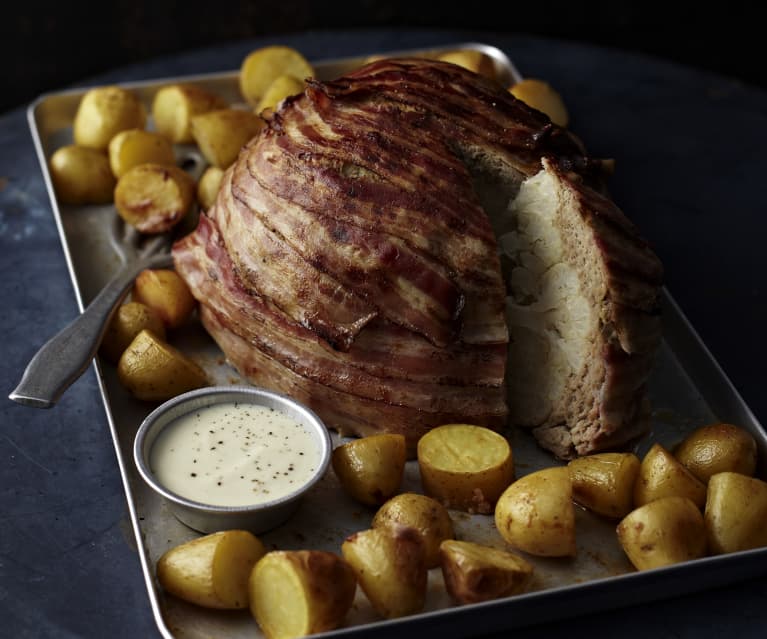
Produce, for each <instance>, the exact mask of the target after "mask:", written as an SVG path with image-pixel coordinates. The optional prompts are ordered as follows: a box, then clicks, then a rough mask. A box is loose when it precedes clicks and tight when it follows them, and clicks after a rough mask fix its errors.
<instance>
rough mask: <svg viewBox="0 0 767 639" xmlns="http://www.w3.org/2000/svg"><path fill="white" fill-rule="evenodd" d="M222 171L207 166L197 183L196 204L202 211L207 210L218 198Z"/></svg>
mask: <svg viewBox="0 0 767 639" xmlns="http://www.w3.org/2000/svg"><path fill="white" fill-rule="evenodd" d="M223 179H224V171H223V170H222V169H219V168H218V167H217V166H209V167H208V168H207V169H205V172H204V173H203V174H202V176H201V177H200V180H199V182H197V202H199V204H200V207H201V208H202V210H203V211H207V210H209V209H210V208H211V207H212V206H213V205H214V204H215V203H216V198H217V197H218V191H219V189H220V188H221V182H222V180H223Z"/></svg>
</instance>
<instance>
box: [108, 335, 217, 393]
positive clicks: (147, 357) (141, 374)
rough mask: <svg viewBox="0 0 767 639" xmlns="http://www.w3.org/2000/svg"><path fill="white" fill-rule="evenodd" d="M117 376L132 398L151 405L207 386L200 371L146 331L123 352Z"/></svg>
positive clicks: (181, 355)
mask: <svg viewBox="0 0 767 639" xmlns="http://www.w3.org/2000/svg"><path fill="white" fill-rule="evenodd" d="M117 375H118V377H119V379H120V383H121V384H122V385H123V386H125V388H127V389H128V390H129V391H130V393H131V394H132V395H133V396H134V397H135V398H137V399H141V400H144V401H153V402H163V401H165V400H166V399H170V398H171V397H175V396H176V395H180V394H181V393H185V392H187V391H190V390H194V389H195V388H201V387H202V386H206V385H207V384H208V380H207V378H206V376H205V371H203V370H202V368H200V367H199V366H198V365H197V364H196V363H194V362H193V361H192V360H191V359H189V358H188V357H187V356H186V355H184V354H183V353H182V352H181V351H179V350H178V349H176V348H173V346H171V345H170V344H168V343H166V342H164V341H163V340H161V339H160V338H159V337H157V336H156V335H155V334H154V333H152V331H148V330H146V329H144V330H143V331H141V332H140V333H139V334H138V335H136V337H135V339H134V340H133V341H132V342H131V343H130V346H128V348H126V349H125V352H124V353H123V354H122V357H120V361H119V363H118V364H117Z"/></svg>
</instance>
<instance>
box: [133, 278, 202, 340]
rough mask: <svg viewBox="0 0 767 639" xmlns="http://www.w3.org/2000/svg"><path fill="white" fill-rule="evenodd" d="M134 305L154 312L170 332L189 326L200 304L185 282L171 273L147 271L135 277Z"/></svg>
mask: <svg viewBox="0 0 767 639" xmlns="http://www.w3.org/2000/svg"><path fill="white" fill-rule="evenodd" d="M131 296H132V298H133V301H134V302H140V303H142V304H144V305H146V306H148V307H149V308H151V309H152V310H153V311H154V312H155V313H157V315H159V316H160V319H162V321H163V324H165V326H166V327H167V328H178V327H179V326H181V325H182V324H183V323H184V322H186V321H187V320H188V319H189V317H190V315H191V314H192V311H194V309H195V307H196V305H197V302H196V300H195V299H194V296H193V295H192V292H191V291H190V290H189V287H188V286H187V284H186V282H185V281H184V280H183V279H181V276H180V275H179V274H178V273H176V271H174V270H172V269H165V268H158V269H145V270H143V271H141V273H139V274H138V276H137V277H136V281H135V282H134V284H133V292H132V293H131Z"/></svg>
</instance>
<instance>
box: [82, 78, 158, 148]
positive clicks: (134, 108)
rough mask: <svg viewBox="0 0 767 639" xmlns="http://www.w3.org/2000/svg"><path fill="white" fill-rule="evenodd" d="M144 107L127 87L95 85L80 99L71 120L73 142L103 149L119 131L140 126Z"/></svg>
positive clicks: (143, 115) (142, 120) (144, 120)
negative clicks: (72, 121)
mask: <svg viewBox="0 0 767 639" xmlns="http://www.w3.org/2000/svg"><path fill="white" fill-rule="evenodd" d="M145 126H146V109H145V108H144V105H143V104H142V103H141V102H140V101H139V99H138V98H137V97H136V96H135V95H134V94H133V93H131V92H130V91H128V90H127V89H123V88H122V87H116V86H106V87H96V88H93V89H90V90H89V91H87V92H86V93H85V95H84V96H83V97H82V100H80V104H79V105H78V107H77V113H75V119H74V123H73V135H74V139H75V144H79V145H80V146H88V147H91V148H93V149H99V150H102V151H103V150H104V149H106V148H107V146H108V145H109V141H110V140H111V139H112V138H113V137H114V136H115V135H117V134H118V133H119V132H120V131H125V130H126V129H143V128H144V127H145Z"/></svg>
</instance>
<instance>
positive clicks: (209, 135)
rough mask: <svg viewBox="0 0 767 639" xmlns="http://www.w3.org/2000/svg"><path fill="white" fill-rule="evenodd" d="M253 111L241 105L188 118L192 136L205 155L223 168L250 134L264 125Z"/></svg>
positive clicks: (233, 158)
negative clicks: (244, 108) (238, 107)
mask: <svg viewBox="0 0 767 639" xmlns="http://www.w3.org/2000/svg"><path fill="white" fill-rule="evenodd" d="M264 124H265V123H264V121H263V120H262V119H261V118H259V117H258V116H257V115H256V114H255V113H251V112H250V111H242V110H241V109H218V110H217V111H208V112H207V113H203V114H201V115H196V116H194V117H193V118H192V137H193V138H194V141H195V142H197V145H198V146H199V147H200V151H201V152H202V154H203V156H205V159H206V160H207V161H208V162H210V163H211V164H212V165H213V166H217V167H218V168H220V169H225V168H227V167H228V166H229V165H230V164H232V163H233V162H234V161H235V160H236V159H237V155H238V154H239V153H240V150H241V149H242V147H243V146H244V145H245V143H246V142H248V141H249V140H250V139H251V138H253V137H255V136H256V135H257V134H258V132H259V131H260V130H261V129H263V128H264Z"/></svg>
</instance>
